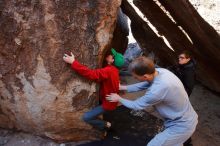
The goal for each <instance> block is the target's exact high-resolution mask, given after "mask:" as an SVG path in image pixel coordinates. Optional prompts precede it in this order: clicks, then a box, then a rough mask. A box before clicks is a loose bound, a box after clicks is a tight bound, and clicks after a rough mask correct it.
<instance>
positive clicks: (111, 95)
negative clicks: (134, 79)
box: [106, 93, 121, 102]
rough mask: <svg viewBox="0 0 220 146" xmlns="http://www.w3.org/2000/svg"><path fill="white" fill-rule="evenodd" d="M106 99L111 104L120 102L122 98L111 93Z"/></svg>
mask: <svg viewBox="0 0 220 146" xmlns="http://www.w3.org/2000/svg"><path fill="white" fill-rule="evenodd" d="M106 99H107V100H108V101H109V102H118V101H119V100H120V99H121V97H120V96H119V95H118V94H116V93H111V94H110V95H107V96H106Z"/></svg>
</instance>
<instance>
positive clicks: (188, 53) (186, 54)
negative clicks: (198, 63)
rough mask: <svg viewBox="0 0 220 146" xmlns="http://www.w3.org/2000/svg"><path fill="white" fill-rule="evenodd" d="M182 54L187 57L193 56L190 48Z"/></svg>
mask: <svg viewBox="0 0 220 146" xmlns="http://www.w3.org/2000/svg"><path fill="white" fill-rule="evenodd" d="M180 54H184V55H185V57H186V58H192V54H191V52H189V51H188V50H184V51H182V52H181V53H180Z"/></svg>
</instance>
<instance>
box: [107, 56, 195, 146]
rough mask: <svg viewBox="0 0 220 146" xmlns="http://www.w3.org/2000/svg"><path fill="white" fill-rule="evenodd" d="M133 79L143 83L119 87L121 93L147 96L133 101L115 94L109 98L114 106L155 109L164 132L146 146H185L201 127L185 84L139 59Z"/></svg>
mask: <svg viewBox="0 0 220 146" xmlns="http://www.w3.org/2000/svg"><path fill="white" fill-rule="evenodd" d="M130 69H131V72H132V75H133V76H134V77H135V78H136V79H138V80H139V81H142V82H140V83H136V84H133V85H128V86H123V85H120V90H127V91H128V92H136V91H140V90H145V89H147V91H146V94H145V95H144V96H142V97H139V98H137V99H136V100H134V101H131V100H127V99H123V98H121V97H120V96H119V95H118V94H115V93H112V94H110V95H108V96H107V97H106V98H107V99H108V100H109V101H111V102H117V101H119V102H121V103H122V104H123V105H124V106H126V107H128V108H130V109H134V110H141V109H145V108H147V107H149V106H152V105H153V106H154V107H155V109H156V110H157V112H158V113H159V114H160V116H161V117H162V118H163V119H164V126H165V129H164V131H162V132H161V133H159V134H157V135H156V136H155V137H154V138H153V139H152V140H151V141H150V142H149V143H148V144H147V146H182V145H183V143H184V142H185V141H186V140H187V139H188V138H189V137H190V136H191V135H192V134H193V132H194V131H195V129H196V125H197V123H198V115H197V114H196V112H195V110H194V109H193V107H192V105H191V103H190V101H189V98H188V95H187V93H186V91H185V89H184V87H183V84H182V82H181V81H180V80H179V79H178V78H177V77H176V76H175V75H174V74H173V73H171V72H170V71H168V70H166V69H163V68H156V69H155V67H154V63H153V61H152V60H150V59H148V58H146V57H139V58H137V59H136V60H134V61H133V62H132V63H131V64H130Z"/></svg>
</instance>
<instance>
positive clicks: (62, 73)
mask: <svg viewBox="0 0 220 146" xmlns="http://www.w3.org/2000/svg"><path fill="white" fill-rule="evenodd" d="M120 4H121V1H120V0H111V1H109V0H102V1H100V0H92V1H91V0H80V1H79V0H65V1H64V0H56V1H53V0H32V1H29V0H21V1H13V0H2V1H0V44H1V45H0V127H3V128H10V129H18V130H23V131H26V132H32V133H35V134H37V135H42V136H47V137H50V138H52V139H55V140H57V141H68V140H74V141H77V140H85V139H94V138H97V137H98V134H99V133H98V132H97V131H96V130H94V129H92V127H90V126H89V125H87V124H85V123H84V122H82V121H81V116H82V114H83V113H84V112H85V111H88V110H89V109H90V108H91V107H93V106H94V105H95V104H96V103H97V98H98V92H97V86H96V84H95V83H94V82H90V81H87V80H85V79H83V78H81V77H80V76H78V75H77V74H75V73H74V72H73V71H71V69H70V66H69V65H67V64H65V63H64V62H63V60H62V56H63V54H64V53H69V52H71V51H72V52H73V53H74V54H75V56H76V59H78V60H79V61H80V62H82V63H83V64H85V65H88V66H89V67H91V68H95V67H99V66H100V65H101V64H102V60H103V56H104V55H103V54H104V52H105V51H106V50H107V49H109V48H108V47H109V46H110V45H111V41H112V39H113V32H114V29H115V25H116V20H117V13H118V9H119V6H120ZM123 43H124V42H122V44H123Z"/></svg>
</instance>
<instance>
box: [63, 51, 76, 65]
mask: <svg viewBox="0 0 220 146" xmlns="http://www.w3.org/2000/svg"><path fill="white" fill-rule="evenodd" d="M63 60H64V61H65V62H66V63H69V64H72V63H73V62H74V61H75V56H74V55H73V53H72V52H71V55H70V56H69V55H68V54H64V55H63Z"/></svg>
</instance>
